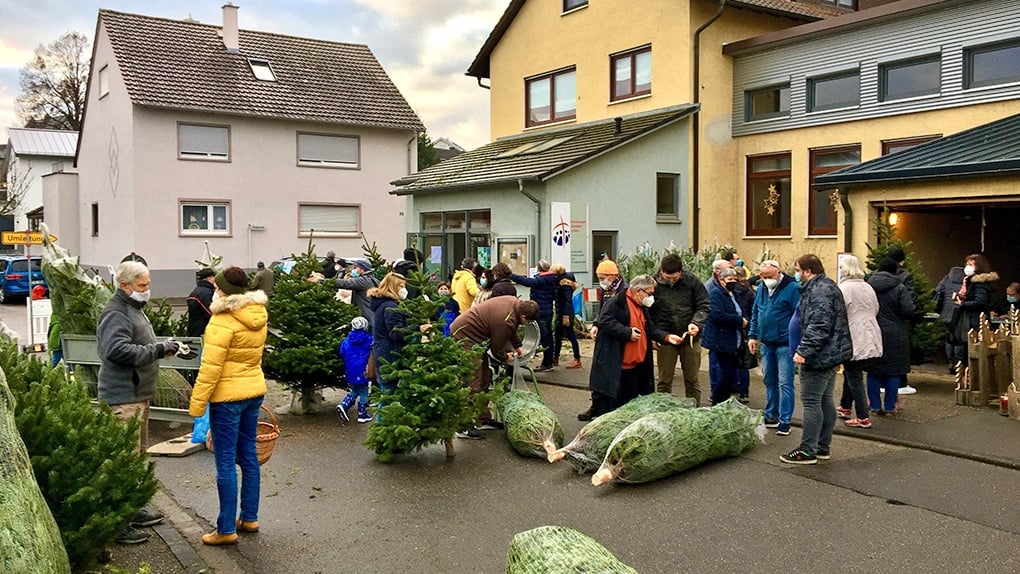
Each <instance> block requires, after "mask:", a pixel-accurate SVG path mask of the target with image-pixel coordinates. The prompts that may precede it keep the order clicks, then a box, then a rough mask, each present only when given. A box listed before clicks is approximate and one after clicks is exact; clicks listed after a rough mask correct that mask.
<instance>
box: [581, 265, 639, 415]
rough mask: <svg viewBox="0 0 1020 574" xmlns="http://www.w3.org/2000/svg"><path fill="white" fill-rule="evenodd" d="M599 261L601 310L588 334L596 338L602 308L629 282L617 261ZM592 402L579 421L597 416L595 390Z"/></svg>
mask: <svg viewBox="0 0 1020 574" xmlns="http://www.w3.org/2000/svg"><path fill="white" fill-rule="evenodd" d="M604 257H605V255H603V259H602V260H601V261H599V264H598V265H597V266H596V267H595V278H596V279H598V281H599V311H598V313H596V314H595V319H594V320H593V321H592V322H591V328H590V329H588V334H589V335H590V336H591V338H592V339H596V338H597V337H598V334H599V317H601V316H602V310H603V309H605V308H606V304H607V303H609V300H610V299H612V298H613V297H615V296H616V294H617V293H622V292H624V291H626V290H627V282H626V281H624V280H623V276H622V275H620V268H619V267H618V266H617V265H616V262H615V261H613V260H611V259H606V258H604ZM591 395H592V397H591V404H590V405H588V409H587V410H586V411H584V412H580V413H577V420H579V421H590V420H591V419H593V418H595V416H596V414H595V391H592V393H591Z"/></svg>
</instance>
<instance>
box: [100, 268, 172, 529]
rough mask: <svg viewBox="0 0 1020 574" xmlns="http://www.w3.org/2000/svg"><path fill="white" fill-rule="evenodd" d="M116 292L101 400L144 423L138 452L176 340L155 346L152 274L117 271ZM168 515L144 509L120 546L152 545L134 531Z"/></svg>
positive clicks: (103, 329) (106, 322) (103, 345)
mask: <svg viewBox="0 0 1020 574" xmlns="http://www.w3.org/2000/svg"><path fill="white" fill-rule="evenodd" d="M114 279H115V280H116V282H117V290H116V291H115V292H114V294H113V298H111V299H110V301H109V302H108V303H107V304H106V307H104V308H103V311H102V313H101V314H100V315H99V321H98V324H97V327H96V350H97V352H98V354H99V360H100V366H99V377H98V379H99V381H98V382H99V400H100V401H102V402H104V403H106V404H108V405H110V408H111V410H112V411H113V414H115V415H117V417H118V418H119V419H121V420H123V421H129V420H131V419H134V418H137V419H139V421H140V422H141V427H140V428H139V434H138V444H137V447H136V448H137V449H138V451H139V452H142V451H144V450H145V449H146V448H148V442H149V403H150V401H151V400H152V397H153V395H155V393H156V379H157V378H158V377H159V360H160V359H162V358H165V357H170V356H172V355H174V354H175V353H176V352H177V349H178V344H177V343H176V342H174V341H165V342H163V343H157V342H156V335H155V333H154V332H153V331H152V325H151V324H150V323H149V320H148V318H146V316H145V313H144V312H143V311H142V307H144V306H145V303H146V302H147V301H148V300H149V297H150V295H151V292H150V291H149V284H150V280H149V269H148V268H147V267H146V266H145V265H143V264H142V263H140V262H138V261H135V260H127V261H125V262H123V263H121V264H120V265H119V266H118V267H117V272H116V274H115V276H114ZM162 519H163V516H162V515H161V514H159V513H158V512H156V511H154V510H152V509H148V508H143V509H142V510H140V511H139V512H138V514H137V515H136V516H135V518H134V519H133V520H132V521H131V526H129V527H128V529H127V530H126V531H125V532H123V533H121V535H120V537H118V538H117V541H118V542H122V543H126V544H136V543H139V542H145V541H146V540H148V538H149V536H148V534H146V533H144V532H141V531H139V530H136V529H135V528H133V527H142V526H152V525H154V524H158V523H159V522H160V521H161V520H162Z"/></svg>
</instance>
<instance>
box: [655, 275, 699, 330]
mask: <svg viewBox="0 0 1020 574" xmlns="http://www.w3.org/2000/svg"><path fill="white" fill-rule="evenodd" d="M655 281H656V286H655V304H654V305H652V309H651V315H652V320H654V321H655V324H656V325H658V326H659V327H661V328H662V329H665V330H666V331H668V332H670V333H676V334H678V335H679V334H683V333H686V332H687V326H688V325H690V324H691V323H694V324H695V325H697V326H698V329H699V330H700V329H704V328H705V321H708V314H709V312H710V311H711V307H712V306H711V304H710V303H709V300H708V292H707V291H705V286H704V285H703V284H702V283H701V281H699V280H698V278H697V277H695V276H694V274H692V273H683V274H682V275H681V276H680V278H679V279H677V280H676V283H674V284H673V285H672V286H671V285H670V284H669V283H667V282H665V281H664V280H663V279H662V276H661V275H660V274H658V273H657V274H656V275H655Z"/></svg>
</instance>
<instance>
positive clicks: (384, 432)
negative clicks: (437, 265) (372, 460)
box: [365, 273, 501, 462]
mask: <svg viewBox="0 0 1020 574" xmlns="http://www.w3.org/2000/svg"><path fill="white" fill-rule="evenodd" d="M411 275H412V276H411V277H410V278H408V279H409V283H411V284H412V285H414V286H416V287H418V289H419V290H420V291H421V292H422V293H425V294H428V297H429V298H428V299H426V298H424V297H416V298H414V299H406V300H404V301H401V302H400V305H399V307H398V308H397V309H398V310H399V312H402V313H405V314H406V315H407V326H408V329H407V338H406V340H407V344H406V346H404V348H403V350H401V351H397V352H396V353H395V354H394V360H393V361H391V362H388V363H387V362H385V361H383V364H382V365H381V366H380V368H379V371H380V373H379V374H380V376H382V377H383V378H385V379H389V380H396V381H397V386H396V388H395V389H394V390H393V392H392V393H385V394H384V393H381V392H379V391H378V390H375V391H373V393H372V402H374V403H377V404H378V405H379V407H378V408H377V409H376V413H377V414H376V422H375V424H373V425H372V428H371V429H369V432H368V439H367V440H366V441H365V446H367V447H369V448H371V449H372V450H374V451H375V452H376V454H378V455H379V460H380V461H382V462H387V461H389V460H392V458H393V456H394V455H396V454H400V453H410V452H412V451H416V450H420V449H421V448H423V447H425V446H427V445H430V444H435V443H438V442H444V443H445V444H446V454H447V456H453V440H452V439H453V435H454V433H455V432H457V431H459V430H463V429H466V428H468V427H470V426H471V425H472V424H473V423H474V421H475V419H476V418H478V415H479V413H480V412H481V410H482V409H483V408H487V405H488V404H489V402H490V401H491V400H493V399H494V398H495V395H496V394H497V393H496V392H487V393H478V394H475V395H472V394H471V391H470V389H468V386H467V384H466V382H467V381H468V380H469V379H470V378H471V377H472V376H473V375H474V373H475V372H476V368H477V367H476V366H477V364H478V363H477V361H478V360H480V357H481V354H482V353H483V352H484V351H485V347H484V346H482V345H475V346H474V347H472V348H471V349H465V348H463V347H462V346H461V344H460V342H458V341H456V340H454V339H453V338H451V337H445V336H443V330H442V327H441V325H439V323H438V322H436V320H435V318H436V317H438V311H439V307H440V305H442V303H443V302H444V299H441V298H440V297H439V296H438V294H437V293H436V291H435V288H434V287H432V286H431V284H429V282H428V278H427V277H426V276H425V275H424V274H423V273H412V274H411ZM424 324H428V325H429V327H428V328H427V330H426V331H425V332H424V333H423V332H421V330H420V329H419V326H420V325H424ZM499 387H501V384H495V385H494V388H499Z"/></svg>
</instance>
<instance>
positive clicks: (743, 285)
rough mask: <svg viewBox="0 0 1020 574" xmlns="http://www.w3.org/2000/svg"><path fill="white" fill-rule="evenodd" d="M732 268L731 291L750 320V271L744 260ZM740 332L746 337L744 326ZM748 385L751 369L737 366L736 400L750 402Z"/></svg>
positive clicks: (752, 299)
mask: <svg viewBox="0 0 1020 574" xmlns="http://www.w3.org/2000/svg"><path fill="white" fill-rule="evenodd" d="M733 269H734V270H735V271H736V272H737V286H736V288H735V290H734V291H733V297H734V298H735V299H736V300H737V303H739V304H740V311H741V313H743V314H744V318H745V319H747V320H748V321H750V320H751V308H752V307H754V288H753V287H751V281H750V271H748V270H747V268H746V267H744V262H743V261H741V260H739V259H738V260H737V266H736V267H734V268H733ZM741 334H742V335H743V337H744V338H745V339H746V338H747V327H746V326H745V327H744V328H743V329H742V330H741ZM750 387H751V371H750V370H749V369H742V368H740V367H739V366H738V367H737V385H736V391H737V395H739V397H738V399H737V400H739V401H740V402H742V403H744V404H745V405H746V404H747V403H748V402H750V397H749V396H748V393H749V392H750V391H749V389H750Z"/></svg>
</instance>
